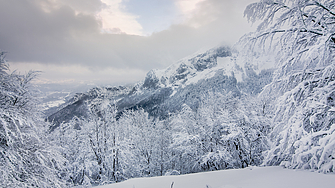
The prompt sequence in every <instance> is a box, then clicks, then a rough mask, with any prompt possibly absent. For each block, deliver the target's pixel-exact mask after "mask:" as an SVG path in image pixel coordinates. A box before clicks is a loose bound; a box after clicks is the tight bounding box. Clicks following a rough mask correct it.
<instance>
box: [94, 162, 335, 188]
mask: <svg viewBox="0 0 335 188" xmlns="http://www.w3.org/2000/svg"><path fill="white" fill-rule="evenodd" d="M172 183H173V188H188V187H191V188H207V187H209V188H246V187H247V188H283V187H285V188H299V187H302V188H309V187H310V188H315V187H333V186H334V185H335V176H334V174H321V173H316V172H309V171H303V170H291V169H284V168H282V167H277V166H276V167H248V168H245V169H232V170H221V171H214V172H204V173H197V174H188V175H180V176H163V177H152V178H134V179H129V180H127V181H124V182H121V183H116V184H110V185H104V186H100V187H98V188H124V187H128V188H160V187H161V188H170V187H171V184H172Z"/></svg>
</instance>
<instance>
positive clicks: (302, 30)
mask: <svg viewBox="0 0 335 188" xmlns="http://www.w3.org/2000/svg"><path fill="white" fill-rule="evenodd" d="M295 31H298V29H288V30H275V31H269V32H266V33H263V34H261V35H258V36H257V37H254V39H258V38H260V37H263V36H265V35H269V34H273V33H285V32H295ZM299 32H303V33H305V32H308V33H313V34H316V35H323V34H322V33H318V32H316V31H312V30H307V29H300V30H299Z"/></svg>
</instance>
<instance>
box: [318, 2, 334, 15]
mask: <svg viewBox="0 0 335 188" xmlns="http://www.w3.org/2000/svg"><path fill="white" fill-rule="evenodd" d="M314 2H315V4H316V5H317V6H319V7H321V8H323V9H325V10H326V11H327V12H329V13H330V14H331V15H333V16H335V13H333V12H332V11H330V10H329V9H328V8H327V7H325V6H323V5H322V4H321V3H319V2H317V1H314Z"/></svg>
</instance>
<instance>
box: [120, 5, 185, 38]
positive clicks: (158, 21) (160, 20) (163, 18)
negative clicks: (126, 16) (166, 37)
mask: <svg viewBox="0 0 335 188" xmlns="http://www.w3.org/2000/svg"><path fill="white" fill-rule="evenodd" d="M122 4H123V6H124V7H125V9H126V11H127V12H129V13H131V14H133V15H136V16H138V18H137V19H136V20H137V22H138V23H139V24H141V26H142V28H143V33H144V34H145V35H147V36H148V35H151V34H152V33H154V32H159V31H162V30H165V29H167V28H169V27H170V26H171V25H172V24H174V23H176V22H178V20H176V19H177V16H178V14H179V12H178V9H177V7H176V5H175V3H174V1H173V0H127V1H123V3H122Z"/></svg>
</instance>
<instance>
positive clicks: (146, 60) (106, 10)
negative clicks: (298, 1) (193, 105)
mask: <svg viewBox="0 0 335 188" xmlns="http://www.w3.org/2000/svg"><path fill="white" fill-rule="evenodd" d="M0 1H1V6H0V17H1V18H2V22H1V23H0V24H1V27H0V41H1V43H0V49H1V50H5V51H8V52H9V54H8V55H7V58H8V59H9V61H10V62H11V64H12V65H13V67H14V68H17V69H20V70H24V69H28V68H33V69H34V67H37V68H42V69H44V70H42V71H45V72H48V71H49V72H50V71H52V70H50V68H51V67H55V66H57V67H63V68H64V67H68V68H70V67H73V66H78V67H82V68H83V69H87V70H90V73H87V79H94V76H95V75H97V74H98V73H99V72H100V73H101V71H104V72H106V71H105V70H123V71H124V72H125V73H126V72H127V71H126V70H132V71H130V72H132V75H136V76H131V75H127V74H125V75H119V76H118V80H122V77H128V78H127V81H126V82H131V81H136V80H138V79H140V78H139V75H141V74H143V72H147V71H148V70H150V69H154V68H159V69H161V68H165V67H167V66H169V65H170V64H172V63H175V62H176V61H177V60H179V59H181V58H183V57H185V56H188V55H190V54H192V53H195V52H196V51H198V50H200V49H203V48H209V47H213V46H216V45H218V44H220V43H222V42H224V43H227V44H233V43H234V42H236V41H237V40H238V38H239V37H240V36H242V35H243V34H244V33H246V32H248V31H250V30H251V27H250V25H249V24H248V23H247V21H246V19H244V18H243V10H244V8H245V6H246V5H247V4H249V3H250V1H251V0H240V1H230V0H193V1H185V0H172V1H173V3H174V5H175V7H176V10H177V11H178V12H179V14H178V15H177V16H176V17H175V19H174V23H171V24H172V25H170V26H169V27H168V28H166V29H165V30H162V31H159V32H156V33H152V34H151V35H149V36H143V31H142V30H143V28H142V26H141V25H140V23H139V22H138V21H137V19H138V17H139V16H137V15H134V14H132V13H131V12H127V9H126V7H124V5H123V4H122V0H71V1H69V0H20V1H16V0H14V1H8V0H0ZM131 1H132V0H129V2H128V3H131ZM171 20H172V19H171ZM38 64H41V65H43V66H37V65H38ZM47 67H49V68H47ZM52 69H54V71H55V72H56V73H57V72H59V73H60V77H62V76H64V74H65V72H64V71H62V70H63V69H62V68H58V69H55V68H52ZM136 70H137V73H138V74H134V72H136ZM121 72H122V71H121ZM67 74H68V76H69V77H70V76H71V72H68V73H67ZM111 74H115V71H111ZM73 75H74V79H79V77H76V76H75V75H76V74H73ZM42 76H43V75H42ZM143 77H144V75H143ZM129 78H133V79H129ZM50 79H52V78H50ZM80 79H82V78H80ZM111 82H113V81H112V80H111Z"/></svg>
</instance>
